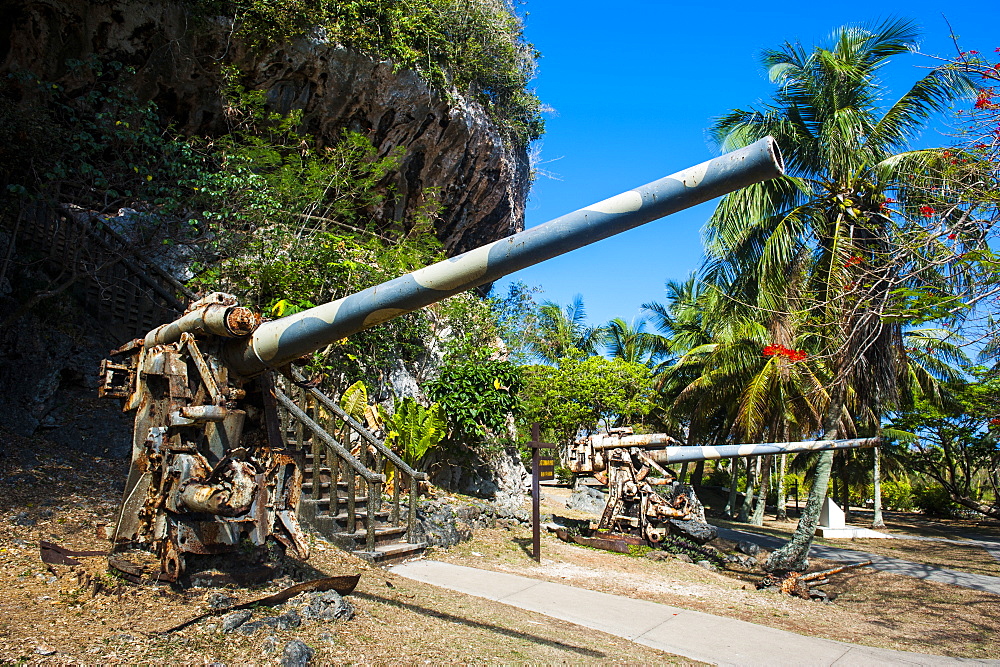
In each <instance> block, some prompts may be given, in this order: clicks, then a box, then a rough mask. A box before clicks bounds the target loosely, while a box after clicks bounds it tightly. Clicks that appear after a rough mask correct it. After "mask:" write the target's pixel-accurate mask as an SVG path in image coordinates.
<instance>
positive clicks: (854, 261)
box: [844, 255, 865, 269]
mask: <svg viewBox="0 0 1000 667" xmlns="http://www.w3.org/2000/svg"><path fill="white" fill-rule="evenodd" d="M864 261H865V259H864V257H861V256H860V255H851V257H850V258H849V259H848V260H847V261H846V262H844V268H845V269H849V268H851V267H852V266H857V265H858V264H861V263H862V262H864Z"/></svg>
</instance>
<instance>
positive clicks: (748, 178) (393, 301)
mask: <svg viewBox="0 0 1000 667" xmlns="http://www.w3.org/2000/svg"><path fill="white" fill-rule="evenodd" d="M782 173H784V167H783V164H782V161H781V154H780V152H779V150H778V146H777V144H776V143H775V141H774V139H772V138H771V137H766V138H764V139H761V140H760V141H757V142H755V143H753V144H751V145H750V146H747V147H746V148H742V149H739V150H736V151H733V152H732V153H727V154H726V155H723V156H720V157H718V158H715V159H713V160H709V161H707V162H703V163H701V164H699V165H697V166H694V167H691V168H689V169H685V170H683V171H680V172H677V173H676V174H672V175H670V176H667V177H665V178H661V179H660V180H658V181H653V182H652V183H648V184H646V185H643V186H641V187H638V188H635V189H634V190H629V191H628V192H623V193H621V194H619V195H615V196H614V197H611V198H609V199H605V200H603V201H600V202H597V203H596V204H591V205H590V206H587V207H585V208H582V209H580V210H578V211H574V212H573V213H569V214H567V215H564V216H562V217H559V218H556V219H554V220H550V221H549V222H546V223H544V224H542V225H539V226H537V227H533V228H531V229H527V230H525V231H523V232H520V233H519V234H515V235H513V236H509V237H507V238H503V239H500V240H499V241H495V242H493V243H489V244H487V245H485V246H482V247H480V248H476V249H475V250H470V251H469V252H466V253H463V254H461V255H457V256H455V257H452V258H450V259H447V260H444V261H442V262H438V263H437V264H432V265H430V266H427V267H424V268H422V269H419V270H418V271H414V272H413V273H409V274H406V275H404V276H401V277H399V278H395V279H394V280H390V281H388V282H385V283H382V284H380V285H375V286H374V287H369V288H368V289H366V290H362V291H361V292H358V293H356V294H351V295H349V296H346V297H344V298H342V299H338V300H336V301H331V302H330V303H326V304H323V305H321V306H316V307H315V308H310V309H309V310H304V311H302V312H301V313H296V314H295V315H290V316H289V317H285V318H282V319H280V320H274V321H272V322H266V323H264V324H262V325H261V326H260V327H258V328H257V330H256V331H255V332H254V334H253V335H252V336H250V337H249V338H246V339H241V340H238V341H234V342H232V343H230V344H229V345H228V348H227V350H226V357H227V359H228V361H229V364H230V367H231V368H232V369H233V370H234V371H235V372H236V373H239V374H241V375H244V376H250V375H254V374H256V373H259V372H261V371H263V370H265V369H267V368H276V367H279V366H282V365H284V364H286V363H288V362H289V361H291V360H293V359H296V358H298V357H301V356H302V355H304V354H308V353H309V352H313V351H315V350H318V349H319V348H321V347H323V346H325V345H328V344H329V343H331V342H332V341H335V340H339V339H341V338H346V337H347V336H350V335H352V334H355V333H357V332H359V331H363V330H365V329H368V328H370V327H373V326H375V325H377V324H380V323H382V322H385V321H387V320H390V319H392V318H394V317H397V316H399V315H402V314H403V313H408V312H410V311H413V310H416V309H418V308H422V307H423V306H426V305H429V304H432V303H435V302H437V301H441V300H442V299H445V298H447V297H449V296H452V295H454V294H458V293H459V292H464V291H466V290H469V289H472V288H473V287H478V286H479V285H483V284H485V283H489V282H493V281H495V280H497V279H498V278H501V277H503V276H505V275H507V274H510V273H513V272H515V271H518V270H520V269H523V268H525V267H528V266H532V265H534V264H537V263H539V262H542V261H545V260H546V259H550V258H552V257H555V256H556V255H561V254H563V253H566V252H569V251H570V250H575V249H576V248H580V247H583V246H585V245H588V244H591V243H594V242H596V241H600V240H601V239H605V238H607V237H609V236H614V235H615V234H620V233H621V232H624V231H627V230H629V229H632V228H634V227H638V226H639V225H643V224H645V223H647V222H651V221H653V220H656V219H658V218H662V217H663V216H666V215H669V214H671V213H676V212H677V211H680V210H683V209H685V208H689V207H691V206H694V205H696V204H700V203H702V202H705V201H708V200H710V199H714V198H715V197H719V196H722V195H724V194H727V193H729V192H733V191H734V190H738V189H740V188H743V187H746V186H747V185H752V184H754V183H759V182H761V181H765V180H768V179H771V178H775V177H777V176H780V175H782Z"/></svg>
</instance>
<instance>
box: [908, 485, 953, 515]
mask: <svg viewBox="0 0 1000 667" xmlns="http://www.w3.org/2000/svg"><path fill="white" fill-rule="evenodd" d="M913 503H914V505H916V506H917V507H918V508H919V509H920V511H921V512H923V513H924V514H928V515H930V516H940V517H946V516H951V515H952V514H954V512H955V511H956V510H957V509H958V505H957V504H956V503H955V501H954V500H952V499H951V496H949V495H948V492H947V491H945V490H944V488H943V487H941V486H938V485H937V484H929V485H926V486H918V487H916V488H914V489H913Z"/></svg>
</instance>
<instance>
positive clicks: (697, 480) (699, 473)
mask: <svg viewBox="0 0 1000 667" xmlns="http://www.w3.org/2000/svg"><path fill="white" fill-rule="evenodd" d="M704 476H705V462H704V461H698V462H697V463H695V464H694V472H693V473H691V486H693V487H694V488H695V490H696V491H697V490H698V487H700V486H701V485H702V478H703V477H704Z"/></svg>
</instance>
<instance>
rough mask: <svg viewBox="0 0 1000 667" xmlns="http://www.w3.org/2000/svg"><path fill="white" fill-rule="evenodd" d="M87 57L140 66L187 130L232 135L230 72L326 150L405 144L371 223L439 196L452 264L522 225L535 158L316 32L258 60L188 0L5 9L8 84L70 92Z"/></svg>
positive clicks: (479, 117) (30, 2) (44, 1)
mask: <svg viewBox="0 0 1000 667" xmlns="http://www.w3.org/2000/svg"><path fill="white" fill-rule="evenodd" d="M91 55H98V56H101V57H102V58H107V59H112V60H118V61H120V62H123V63H126V64H129V65H131V66H133V67H135V68H136V70H137V74H136V86H137V89H138V91H139V93H140V95H141V96H143V97H145V98H148V99H151V100H153V101H154V102H156V104H157V106H158V107H159V109H160V110H161V112H162V113H163V115H164V116H165V120H169V121H170V122H172V123H173V124H174V125H175V127H177V128H178V129H179V130H181V131H182V132H186V133H197V134H208V135H210V134H213V133H217V132H220V131H223V130H224V129H225V122H226V121H225V113H224V108H223V102H222V99H221V97H220V95H219V90H220V87H221V83H222V81H221V74H220V70H221V66H222V65H228V66H232V67H235V68H236V69H237V70H238V71H239V73H240V83H241V84H242V85H244V86H245V87H247V88H248V89H259V90H263V91H266V94H267V97H268V99H269V100H270V102H271V104H272V105H273V107H274V108H275V109H276V110H279V111H282V112H286V111H289V110H291V109H302V110H303V119H304V123H305V129H306V131H307V132H309V133H310V134H312V135H313V136H314V137H315V138H316V139H317V141H318V142H320V143H321V144H331V143H333V142H336V141H337V140H338V139H339V138H340V136H341V134H342V132H343V130H344V129H348V130H352V131H356V132H361V133H363V134H365V135H366V136H368V137H369V139H370V140H371V141H372V143H373V144H374V145H375V146H376V147H377V148H378V150H379V152H380V154H383V155H385V154H388V153H389V151H391V150H392V149H393V148H394V147H397V146H403V147H405V148H406V156H405V158H404V161H403V165H402V168H401V169H400V172H399V173H398V174H397V175H396V177H395V178H396V182H394V183H392V185H393V186H394V189H395V192H396V196H395V198H394V199H392V200H389V201H387V202H386V203H385V205H384V206H383V208H382V209H381V210H378V211H373V215H374V217H375V218H376V219H377V220H380V221H381V222H382V223H383V224H386V225H390V224H392V223H393V222H394V221H398V220H401V219H403V218H404V216H405V214H407V213H412V212H413V211H414V210H415V209H417V208H418V207H419V206H421V205H422V204H423V203H424V199H423V197H424V191H425V189H427V188H433V189H435V191H436V192H437V195H436V196H437V197H438V198H439V200H440V202H441V204H442V205H443V207H444V208H443V210H442V213H441V216H440V219H439V220H438V221H437V223H436V228H437V235H438V238H439V239H441V241H442V242H443V243H444V245H445V249H446V251H447V252H448V253H449V254H456V253H458V252H464V251H466V250H470V249H472V248H474V247H477V246H479V245H482V244H484V243H487V242H490V241H494V240H496V239H498V238H501V237H504V236H508V235H510V234H512V233H514V232H517V231H520V230H521V229H523V227H524V221H523V217H524V204H525V199H526V196H527V190H528V184H529V166H528V160H527V153H526V150H525V149H524V148H512V147H511V146H510V145H509V144H507V143H506V142H504V140H503V138H502V137H501V134H500V133H499V132H498V130H497V128H496V127H495V125H494V124H493V123H492V122H491V121H490V120H489V119H488V118H487V116H486V114H485V112H484V111H483V109H482V108H480V107H479V106H478V105H476V104H473V103H467V102H465V101H464V100H463V99H462V98H461V96H458V95H457V93H454V92H453V97H455V100H456V101H455V102H453V103H451V104H449V103H448V102H447V101H446V100H445V99H443V98H442V97H441V96H440V95H438V94H436V93H435V92H434V91H432V90H431V89H430V88H429V87H428V86H427V85H426V84H425V83H424V81H423V80H422V79H421V77H420V76H419V75H418V74H417V73H416V72H413V71H409V70H402V71H398V72H396V71H394V68H393V64H392V63H391V62H388V61H382V62H379V61H376V60H373V59H372V58H370V57H368V56H365V55H363V54H360V53H358V52H355V51H351V50H348V49H345V48H344V47H342V46H340V45H338V44H335V43H331V42H329V41H328V40H326V39H325V38H324V35H323V34H321V33H320V32H318V31H317V32H316V33H315V34H313V35H311V36H309V37H303V38H299V39H295V40H293V41H292V42H291V43H286V44H280V45H278V46H275V47H273V48H270V49H265V50H260V49H249V48H247V46H246V45H245V44H242V43H240V42H239V41H238V40H235V39H233V37H232V25H231V23H230V22H229V21H228V20H225V19H222V18H219V19H217V20H215V21H205V20H204V19H196V18H194V17H192V16H190V15H189V14H188V13H187V11H186V9H185V5H184V4H183V3H181V2H179V1H178V2H135V1H132V2H129V1H127V0H110V1H108V2H88V1H87V0H14V1H13V2H7V3H4V5H3V7H2V8H0V74H6V73H8V72H15V71H20V70H29V71H31V72H33V73H34V74H35V75H36V76H37V77H39V78H41V79H45V80H53V81H59V82H60V83H62V84H63V85H65V86H66V87H67V89H69V90H72V89H74V87H81V86H85V85H86V82H85V81H73V80H69V78H68V76H67V71H66V65H65V63H66V61H67V60H68V59H77V60H84V59H86V58H87V57H89V56H91Z"/></svg>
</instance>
